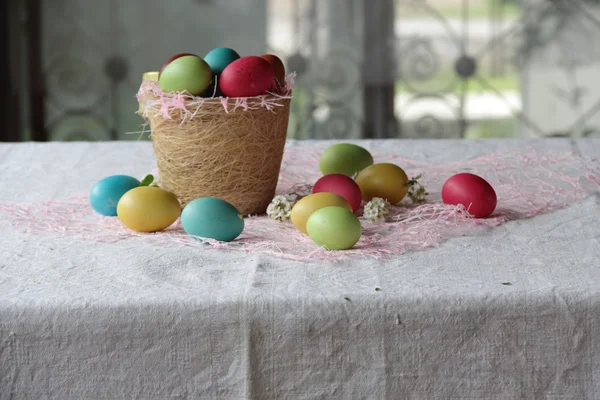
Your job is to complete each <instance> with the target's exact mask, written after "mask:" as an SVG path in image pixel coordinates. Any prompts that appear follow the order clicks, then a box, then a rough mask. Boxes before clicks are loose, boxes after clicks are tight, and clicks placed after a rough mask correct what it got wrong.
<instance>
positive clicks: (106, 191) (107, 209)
mask: <svg viewBox="0 0 600 400" xmlns="http://www.w3.org/2000/svg"><path fill="white" fill-rule="evenodd" d="M139 185H140V181H139V180H137V179H135V178H134V177H132V176H127V175H112V176H109V177H106V178H104V179H102V180H100V181H98V183H96V184H95V185H94V187H93V188H92V191H91V192H90V204H91V205H92V208H93V209H94V210H95V211H96V212H98V213H100V214H102V215H105V216H116V215H117V204H118V203H119V200H120V199H121V197H122V196H123V195H124V194H125V193H127V192H128V191H130V190H131V189H133V188H136V187H138V186H139Z"/></svg>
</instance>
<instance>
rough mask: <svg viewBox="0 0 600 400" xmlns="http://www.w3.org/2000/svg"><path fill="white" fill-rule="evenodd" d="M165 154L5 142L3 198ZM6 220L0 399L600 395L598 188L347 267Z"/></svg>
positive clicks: (479, 148)
mask: <svg viewBox="0 0 600 400" xmlns="http://www.w3.org/2000/svg"><path fill="white" fill-rule="evenodd" d="M363 144H364V145H366V146H369V147H370V148H371V149H377V148H379V149H386V150H389V149H390V148H394V149H396V150H397V152H398V154H400V155H403V156H406V157H410V158H413V159H417V160H427V161H429V162H431V163H440V162H446V161H452V160H464V159H466V158H470V157H474V156H477V155H481V154H485V153H488V152H491V151H495V150H498V149H501V148H510V147H515V148H517V147H523V146H534V147H536V148H538V149H540V150H548V151H571V150H572V151H575V152H577V153H580V154H585V155H590V156H598V155H600V141H599V140H581V141H571V140H562V139H560V140H559V139H557V140H539V141H527V142H523V141H491V140H490V141H388V142H377V143H374V142H371V143H363ZM290 145H294V143H290ZM325 145H326V143H319V144H317V146H319V147H324V146H325ZM153 166H154V159H153V155H152V149H151V146H150V144H149V143H71V144H63V143H51V144H31V143H30V144H17V145H8V144H2V145H0V202H2V203H17V202H24V201H39V200H46V199H56V198H60V197H63V196H66V195H70V194H74V193H79V192H82V191H88V190H89V188H90V187H91V185H92V184H93V183H94V182H95V181H97V180H98V179H100V178H102V177H104V176H107V175H111V174H117V173H126V174H129V175H134V176H143V175H144V174H145V173H147V172H148V171H150V170H151V169H152V168H153ZM0 234H1V238H2V239H1V241H0V399H62V400H70V399H78V400H80V399H133V398H135V399H187V398H199V399H405V398H417V399H426V398H427V399H430V398H431V399H433V398H435V399H442V398H443V399H511V398H531V399H534V398H535V399H559V398H560V399H600V241H599V238H600V195H598V194H595V195H591V196H589V197H587V198H586V199H584V200H583V201H581V202H579V203H577V204H575V205H573V206H571V207H570V208H567V209H564V210H561V211H558V212H555V213H552V214H547V215H542V216H538V217H535V218H532V219H529V220H520V221H513V222H509V223H507V224H505V225H502V226H500V227H497V228H493V229H491V230H489V231H487V232H486V233H484V234H482V235H478V236H475V237H461V238H457V239H452V240H450V241H448V242H446V243H444V244H442V245H441V246H439V247H437V248H434V249H430V250H425V251H421V252H414V253H409V254H405V255H403V256H397V257H394V258H391V259H389V260H387V261H375V260H360V261H353V262H344V263H341V264H338V265H328V264H323V263H299V262H292V261H282V260H279V259H275V258H271V257H267V256H261V255H253V256H248V255H245V254H243V253H238V252H231V251H229V252H224V251H215V250H211V251H206V250H205V249H203V248H201V246H199V247H186V248H173V247H169V248H160V247H156V246H150V245H148V244H147V243H145V242H144V240H143V239H140V238H132V239H130V240H125V241H121V242H118V243H104V244H100V243H95V242H91V241H85V240H74V239H72V238H68V237H59V236H58V235H56V236H54V237H48V236H34V235H31V234H26V233H22V232H21V231H20V230H19V229H15V228H14V227H12V226H11V225H10V224H9V223H8V222H7V221H4V220H2V221H0ZM502 282H511V283H512V285H510V286H509V285H502ZM376 287H379V288H381V291H378V292H377V291H375V290H374V288H376ZM345 297H347V298H349V299H350V301H348V300H345V299H344V298H345Z"/></svg>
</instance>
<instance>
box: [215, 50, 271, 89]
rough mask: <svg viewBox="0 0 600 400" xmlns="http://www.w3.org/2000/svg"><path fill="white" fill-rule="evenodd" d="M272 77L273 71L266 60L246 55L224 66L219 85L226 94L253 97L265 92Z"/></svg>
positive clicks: (269, 85)
mask: <svg viewBox="0 0 600 400" xmlns="http://www.w3.org/2000/svg"><path fill="white" fill-rule="evenodd" d="M274 79H275V72H274V71H273V67H272V66H271V64H269V62H268V61H267V60H265V59H263V58H260V57H256V56H248V57H242V58H240V59H238V60H235V61H234V62H232V63H231V64H229V65H228V66H227V67H225V69H224V70H223V72H222V73H221V81H220V83H219V85H220V87H221V90H222V91H223V94H225V95H226V96H229V97H253V96H260V95H263V94H265V93H266V92H267V90H269V88H270V87H271V85H272V84H273V80H274Z"/></svg>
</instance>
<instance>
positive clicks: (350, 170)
mask: <svg viewBox="0 0 600 400" xmlns="http://www.w3.org/2000/svg"><path fill="white" fill-rule="evenodd" d="M372 164H373V156H372V155H371V153H369V152H368V151H367V150H366V149H365V148H363V147H360V146H357V145H355V144H350V143H338V144H334V145H333V146H330V147H328V148H327V149H326V150H325V151H324V152H323V154H321V158H320V159H319V168H320V169H321V172H322V173H323V175H327V174H344V175H346V176H354V174H357V173H359V172H360V171H362V170H363V169H365V168H367V167H368V166H369V165H372Z"/></svg>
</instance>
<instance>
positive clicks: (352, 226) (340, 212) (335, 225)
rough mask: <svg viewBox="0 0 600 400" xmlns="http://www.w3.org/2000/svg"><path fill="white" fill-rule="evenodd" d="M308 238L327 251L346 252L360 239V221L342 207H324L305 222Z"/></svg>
mask: <svg viewBox="0 0 600 400" xmlns="http://www.w3.org/2000/svg"><path fill="white" fill-rule="evenodd" d="M306 232H307V233H308V236H310V238H311V239H312V240H313V242H315V243H316V244H318V245H319V246H322V247H325V248H326V249H328V250H347V249H350V248H352V247H353V246H354V245H355V244H356V243H357V242H358V240H359V239H360V235H361V233H362V229H361V226H360V221H359V220H358V218H357V217H356V215H354V214H353V213H352V211H350V210H348V209H346V208H343V207H335V206H331V207H324V208H321V209H320V210H317V211H315V212H314V213H312V214H311V216H310V217H309V218H308V221H307V222H306Z"/></svg>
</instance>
